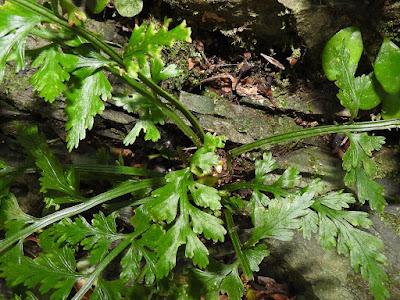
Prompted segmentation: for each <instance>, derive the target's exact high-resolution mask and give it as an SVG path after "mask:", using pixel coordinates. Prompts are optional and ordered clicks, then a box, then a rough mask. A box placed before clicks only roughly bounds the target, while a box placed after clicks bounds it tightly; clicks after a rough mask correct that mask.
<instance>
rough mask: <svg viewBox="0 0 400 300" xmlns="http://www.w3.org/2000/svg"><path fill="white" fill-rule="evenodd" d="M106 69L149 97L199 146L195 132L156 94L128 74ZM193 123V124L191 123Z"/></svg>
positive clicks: (199, 141)
mask: <svg viewBox="0 0 400 300" xmlns="http://www.w3.org/2000/svg"><path fill="white" fill-rule="evenodd" d="M108 70H109V71H110V72H112V73H114V74H116V75H118V76H120V77H121V78H122V79H123V80H124V81H125V82H126V83H128V84H129V85H130V86H131V87H132V88H133V89H134V90H135V91H136V92H138V93H139V94H141V95H142V96H144V97H146V98H149V99H151V100H152V101H153V102H155V103H156V105H157V106H158V108H159V109H160V110H161V111H162V112H163V114H164V115H166V116H167V117H168V118H169V119H170V120H171V121H172V122H174V123H175V125H176V126H178V128H179V129H180V130H181V131H182V132H183V133H184V134H185V135H186V136H187V137H188V138H189V139H191V140H192V142H193V143H194V144H195V145H196V146H197V147H200V146H201V140H200V138H199V137H198V136H197V134H196V133H195V132H194V131H193V130H192V129H191V128H190V127H189V126H188V125H186V123H185V122H184V121H183V120H182V118H181V117H179V116H178V115H177V114H176V113H175V112H174V111H173V110H172V109H170V108H169V107H168V106H167V105H166V104H165V103H162V102H161V101H160V100H159V99H158V98H157V97H156V96H154V95H153V94H152V93H151V92H150V91H148V90H147V89H145V88H143V86H142V85H141V84H140V83H138V82H137V81H136V80H135V79H133V78H131V77H130V76H128V75H126V74H123V75H120V74H119V71H118V70H117V69H115V68H108ZM192 125H193V124H192Z"/></svg>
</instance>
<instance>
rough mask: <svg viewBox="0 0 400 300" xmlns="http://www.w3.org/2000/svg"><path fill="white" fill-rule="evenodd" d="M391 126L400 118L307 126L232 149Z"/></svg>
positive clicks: (399, 124) (235, 151)
mask: <svg viewBox="0 0 400 300" xmlns="http://www.w3.org/2000/svg"><path fill="white" fill-rule="evenodd" d="M391 128H400V119H391V120H384V121H370V122H359V123H352V124H344V125H327V126H319V127H312V128H305V129H300V130H295V131H290V132H286V133H281V134H277V135H273V136H270V137H267V138H264V139H261V140H258V141H256V142H253V143H249V144H246V145H243V146H240V147H237V148H234V149H232V150H230V154H231V155H232V156H237V155H240V154H242V153H245V152H248V151H251V150H254V149H258V148H262V147H266V146H270V145H275V144H280V143H284V142H289V141H294V140H299V139H305V138H309V137H313V136H318V135H325V134H332V133H348V132H365V131H376V130H387V129H391Z"/></svg>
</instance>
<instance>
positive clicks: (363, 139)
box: [343, 133, 387, 211]
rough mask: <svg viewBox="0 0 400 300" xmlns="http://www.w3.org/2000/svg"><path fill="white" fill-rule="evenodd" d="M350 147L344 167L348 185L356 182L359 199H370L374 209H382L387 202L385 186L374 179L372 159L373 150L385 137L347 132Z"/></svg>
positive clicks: (362, 201) (344, 157) (378, 147)
mask: <svg viewBox="0 0 400 300" xmlns="http://www.w3.org/2000/svg"><path fill="white" fill-rule="evenodd" d="M347 136H348V137H349V139H350V147H349V148H348V150H347V152H346V153H345V154H344V156H343V168H344V169H345V170H346V171H347V172H348V173H347V174H346V176H345V183H346V185H347V186H349V187H350V186H353V185H354V184H356V187H357V195H358V199H359V201H361V203H364V202H365V200H369V205H370V207H371V208H372V209H374V210H378V211H382V210H383V208H384V206H385V205H386V204H387V203H386V201H385V199H384V198H383V188H382V186H381V185H379V184H378V183H376V182H374V181H373V178H374V177H375V171H376V166H375V163H374V161H372V160H371V156H372V151H374V150H379V149H380V148H381V147H382V145H383V144H384V142H385V138H384V137H380V136H369V135H367V134H366V133H360V134H347Z"/></svg>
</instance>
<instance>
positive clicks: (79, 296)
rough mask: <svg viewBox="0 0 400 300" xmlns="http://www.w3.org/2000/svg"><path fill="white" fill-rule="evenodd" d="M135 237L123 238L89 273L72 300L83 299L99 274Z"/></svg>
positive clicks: (134, 235) (132, 235) (133, 235)
mask: <svg viewBox="0 0 400 300" xmlns="http://www.w3.org/2000/svg"><path fill="white" fill-rule="evenodd" d="M135 237H136V234H130V235H129V237H127V238H125V239H124V240H123V241H122V242H121V243H120V244H118V246H116V247H115V248H114V249H113V250H112V251H111V252H110V253H109V254H108V255H107V256H106V257H105V258H104V259H103V260H102V261H101V262H100V263H99V264H98V265H97V267H96V269H95V270H94V271H93V272H92V273H90V276H89V277H88V278H87V280H86V282H85V284H84V285H83V286H82V287H81V288H80V289H79V291H78V292H77V293H76V294H75V296H74V297H73V298H72V300H80V299H83V296H85V294H86V292H87V291H88V290H89V289H90V288H91V287H92V285H93V283H94V282H95V281H96V280H97V279H98V278H99V276H100V274H101V272H103V270H104V269H105V268H106V267H107V266H108V265H109V264H110V263H111V261H112V260H113V259H114V258H116V257H117V255H118V254H120V253H121V252H122V251H123V250H124V249H125V248H126V247H128V246H129V244H130V243H132V241H133V239H134V238H135Z"/></svg>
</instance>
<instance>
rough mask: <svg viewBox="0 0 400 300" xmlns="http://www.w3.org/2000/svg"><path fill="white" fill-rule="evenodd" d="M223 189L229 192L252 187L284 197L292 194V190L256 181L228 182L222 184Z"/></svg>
mask: <svg viewBox="0 0 400 300" xmlns="http://www.w3.org/2000/svg"><path fill="white" fill-rule="evenodd" d="M221 189H222V190H226V191H229V192H232V191H237V190H240V189H252V190H254V189H258V190H260V191H264V192H269V193H272V194H274V195H275V196H277V195H279V196H282V197H286V196H288V195H289V194H290V192H288V191H286V190H284V189H281V188H277V187H274V186H270V185H266V184H262V183H254V182H238V183H231V184H226V185H224V186H222V187H221Z"/></svg>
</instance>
